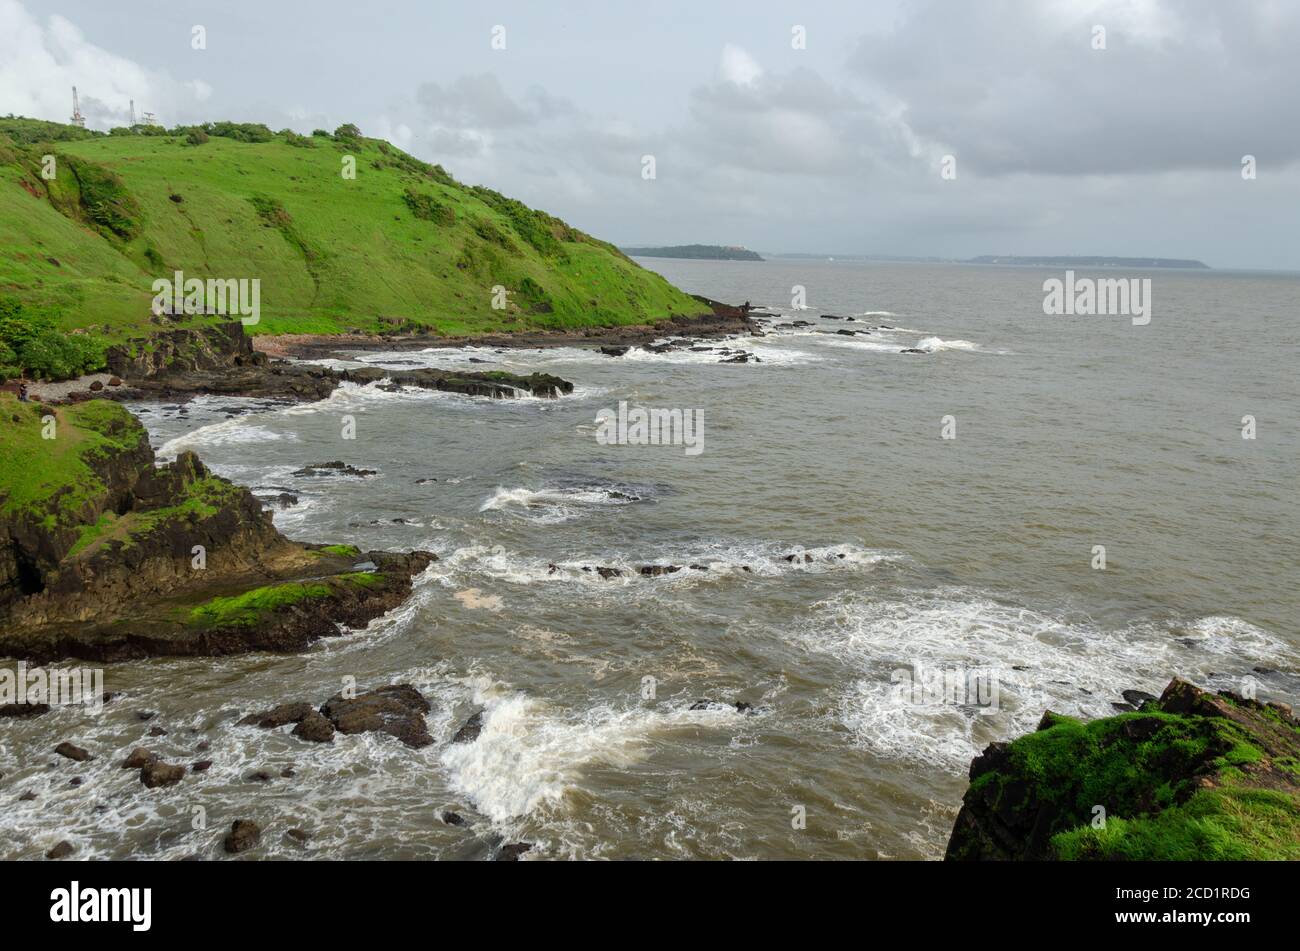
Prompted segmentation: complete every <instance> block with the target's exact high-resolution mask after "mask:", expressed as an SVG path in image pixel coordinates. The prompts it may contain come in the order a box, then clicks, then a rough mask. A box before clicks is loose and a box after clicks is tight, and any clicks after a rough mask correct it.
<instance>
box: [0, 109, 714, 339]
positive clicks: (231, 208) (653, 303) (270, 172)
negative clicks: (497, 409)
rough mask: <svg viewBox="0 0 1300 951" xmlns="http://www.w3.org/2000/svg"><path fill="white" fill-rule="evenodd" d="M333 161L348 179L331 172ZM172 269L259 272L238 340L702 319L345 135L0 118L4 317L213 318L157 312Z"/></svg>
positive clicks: (597, 252) (618, 269) (93, 325)
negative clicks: (256, 314) (254, 312)
mask: <svg viewBox="0 0 1300 951" xmlns="http://www.w3.org/2000/svg"><path fill="white" fill-rule="evenodd" d="M45 155H53V156H54V159H55V169H56V176H55V177H54V178H53V179H51V180H46V178H45V177H43V176H42V174H41V171H42V158H43V156H45ZM347 156H353V157H355V159H356V176H355V179H351V180H349V179H347V178H344V177H343V175H342V174H341V171H342V169H343V167H344V160H345V157H347ZM178 270H179V271H183V272H184V274H185V276H186V277H187V278H190V277H199V278H204V279H208V278H216V279H223V280H224V279H243V278H247V279H253V278H256V279H259V280H260V282H261V288H260V291H261V294H260V308H261V320H260V323H259V324H257V325H256V326H251V327H249V331H250V332H252V333H333V332H342V331H346V330H349V329H354V328H360V329H363V330H367V331H373V330H379V329H393V328H395V327H404V328H410V329H414V328H416V327H419V328H425V329H428V330H429V331H432V332H437V333H445V334H463V333H477V332H487V331H498V330H514V329H525V328H540V327H579V326H601V325H616V324H628V323H642V322H649V321H652V320H655V319H659V318H662V317H666V316H669V315H671V314H698V313H701V312H702V311H703V310H704V308H703V305H701V304H700V303H699V302H698V301H695V300H693V299H692V298H690V297H689V296H687V295H686V294H684V293H682V292H681V291H679V290H678V289H677V288H675V287H673V286H672V285H671V284H669V283H668V282H667V281H665V280H664V279H663V278H662V277H660V276H659V275H657V274H655V273H653V272H651V271H648V270H646V269H644V268H642V267H640V266H639V265H637V264H636V263H634V262H632V261H630V260H628V258H627V257H626V256H625V255H624V254H623V253H622V252H620V251H619V250H618V249H617V248H615V247H614V246H612V245H610V244H607V243H605V242H603V241H599V240H596V239H595V238H592V237H590V236H589V235H586V234H584V233H582V232H581V231H578V230H576V229H574V228H571V227H570V226H568V225H567V224H565V223H564V222H562V221H560V220H559V219H557V218H554V217H552V216H550V215H548V214H546V213H545V212H542V211H537V210H533V209H530V208H528V207H526V206H525V205H523V204H522V203H520V202H518V201H514V200H512V199H509V198H506V197H505V196H503V195H500V194H498V193H497V192H494V191H492V190H491V189H487V188H483V187H479V186H467V185H463V184H461V183H459V182H457V181H456V180H455V179H454V178H452V176H451V175H450V174H448V173H447V172H446V171H445V170H444V169H443V168H442V167H441V166H439V165H431V164H428V163H426V162H422V161H420V160H419V159H416V158H414V157H412V156H410V155H407V154H406V153H405V152H402V151H401V150H400V149H397V148H395V147H394V146H392V145H390V144H389V143H387V142H384V141H381V140H378V139H371V138H364V137H362V136H361V135H360V134H359V133H358V132H357V131H356V130H355V127H352V126H342V127H340V128H339V129H338V130H336V131H335V132H334V133H333V134H331V133H325V132H321V131H318V132H317V133H315V134H313V135H311V136H302V135H297V134H295V133H293V132H291V131H288V130H285V131H283V132H279V133H272V132H271V131H270V130H269V129H267V128H266V127H265V126H259V125H252V124H235V123H209V124H206V125H204V126H202V127H198V128H178V129H173V130H170V131H168V130H164V129H162V128H159V127H147V128H146V127H135V128H134V129H129V130H128V129H116V130H114V131H113V134H109V135H105V134H101V133H92V132H87V131H86V130H82V129H76V128H74V127H72V126H67V125H60V124H58V123H51V122H40V121H37V120H30V119H13V118H10V119H0V322H3V319H4V317H5V316H6V314H8V315H9V316H13V315H14V314H18V315H19V316H20V317H22V316H23V315H26V317H25V318H24V319H25V320H26V322H27V323H29V324H30V323H31V318H33V317H41V318H43V319H48V320H49V321H50V322H51V323H52V324H53V326H55V327H56V328H58V329H59V330H62V331H63V332H64V334H65V335H66V334H67V333H68V332H69V331H75V332H77V333H78V335H83V336H85V337H86V338H87V339H88V340H92V341H94V342H95V343H96V344H99V343H111V342H118V341H121V340H125V339H132V338H138V337H142V336H144V335H145V334H147V333H148V332H149V331H150V330H153V329H157V325H158V324H159V323H160V322H165V323H166V324H167V325H168V326H169V327H171V326H184V325H186V324H189V323H195V322H201V321H203V320H206V319H215V318H210V317H209V318H205V317H203V316H193V317H183V316H182V317H180V318H178V319H172V318H170V317H163V318H155V317H154V315H153V314H152V313H151V311H150V303H151V300H152V298H153V293H154V292H153V289H152V284H153V282H154V280H156V279H158V278H163V277H167V278H170V277H171V276H172V274H173V272H175V271H178ZM496 285H500V286H503V287H505V288H507V289H508V292H509V296H508V301H509V304H508V306H507V307H506V308H505V309H494V308H493V306H492V305H493V287H494V286H496ZM498 301H499V298H498ZM0 339H3V334H2V333H0ZM4 356H5V355H4V354H3V352H0V364H3V363H4V362H5V360H4V359H3V357H4ZM9 362H10V363H12V362H13V361H12V360H10V361H9ZM20 362H21V361H20ZM83 362H86V361H83ZM90 362H93V361H90Z"/></svg>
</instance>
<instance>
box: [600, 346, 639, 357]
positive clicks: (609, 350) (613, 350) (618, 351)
mask: <svg viewBox="0 0 1300 951" xmlns="http://www.w3.org/2000/svg"><path fill="white" fill-rule="evenodd" d="M631 349H632V348H631V347H601V348H600V352H601V353H603V354H604V355H605V356H607V357H621V356H623V354H625V353H627V352H628V351H629V350H631Z"/></svg>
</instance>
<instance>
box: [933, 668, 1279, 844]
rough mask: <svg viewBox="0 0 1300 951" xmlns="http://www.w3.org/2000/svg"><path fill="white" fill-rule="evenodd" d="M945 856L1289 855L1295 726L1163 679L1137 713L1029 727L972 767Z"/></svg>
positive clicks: (1250, 703)
mask: <svg viewBox="0 0 1300 951" xmlns="http://www.w3.org/2000/svg"><path fill="white" fill-rule="evenodd" d="M970 779H971V784H970V788H969V790H968V791H967V793H966V796H965V799H964V800H963V805H962V808H961V812H960V813H959V814H958V816H957V821H956V823H955V825H954V827H953V831H952V837H951V839H950V840H949V842H948V852H947V856H946V858H947V859H949V860H980V859H1030V860H1041V859H1103V860H1115V859H1137V860H1160V859H1174V860H1207V859H1209V860H1215V859H1223V860H1235V859H1298V858H1300V721H1297V720H1296V719H1295V718H1294V717H1293V715H1292V713H1291V709H1290V708H1289V707H1287V706H1285V705H1283V704H1272V703H1269V704H1265V703H1259V702H1257V701H1255V700H1249V699H1246V698H1243V697H1240V696H1237V695H1235V694H1232V693H1228V692H1222V693H1218V694H1212V693H1209V692H1207V691H1204V690H1201V689H1199V688H1197V687H1195V686H1193V685H1191V684H1189V683H1186V682H1185V681H1181V680H1174V681H1173V682H1172V683H1170V684H1169V686H1168V687H1167V688H1166V689H1165V691H1164V693H1163V694H1162V695H1161V697H1160V699H1159V700H1157V701H1147V702H1146V703H1145V704H1144V705H1143V706H1142V708H1141V710H1140V711H1138V712H1136V713H1124V714H1120V715H1118V716H1114V717H1108V718H1106V719H1103V720H1096V721H1093V722H1090V723H1082V722H1080V721H1078V720H1074V719H1072V718H1069V717H1063V716H1060V715H1057V714H1054V713H1051V712H1048V713H1046V714H1044V716H1043V720H1042V723H1041V724H1040V725H1039V728H1038V731H1037V732H1036V733H1032V734H1030V735H1028V736H1023V737H1021V738H1020V739H1018V740H1015V741H1014V742H1011V743H993V744H991V745H990V746H989V747H988V748H987V749H986V750H985V751H984V753H983V754H982V755H980V756H978V757H976V758H975V759H974V760H973V761H972V762H971V768H970Z"/></svg>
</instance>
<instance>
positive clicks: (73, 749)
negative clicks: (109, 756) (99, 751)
mask: <svg viewBox="0 0 1300 951" xmlns="http://www.w3.org/2000/svg"><path fill="white" fill-rule="evenodd" d="M54 752H56V753H58V754H59V755H60V756H63V757H66V758H67V759H70V760H73V761H75V762H78V763H84V762H85V761H86V760H88V759H93V757H92V756H91V755H90V751H89V750H83V749H82V748H81V747H80V746H74V745H73V744H71V743H68V742H63V743H60V744H59V745H58V746H56V747H55V748H54Z"/></svg>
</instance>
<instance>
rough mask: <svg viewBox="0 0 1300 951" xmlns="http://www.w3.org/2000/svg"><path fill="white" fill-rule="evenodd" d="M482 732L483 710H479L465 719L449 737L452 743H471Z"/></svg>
mask: <svg viewBox="0 0 1300 951" xmlns="http://www.w3.org/2000/svg"><path fill="white" fill-rule="evenodd" d="M482 732H483V711H482V710H480V711H478V712H477V713H475V714H474V715H473V716H472V717H470V718H469V719H468V720H466V721H465V723H464V724H463V725H462V726H461V728H460V729H459V730H457V731H456V735H455V736H453V737H452V738H451V741H452V742H453V743H473V742H474V741H475V740H477V739H478V737H479V734H480V733H482Z"/></svg>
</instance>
